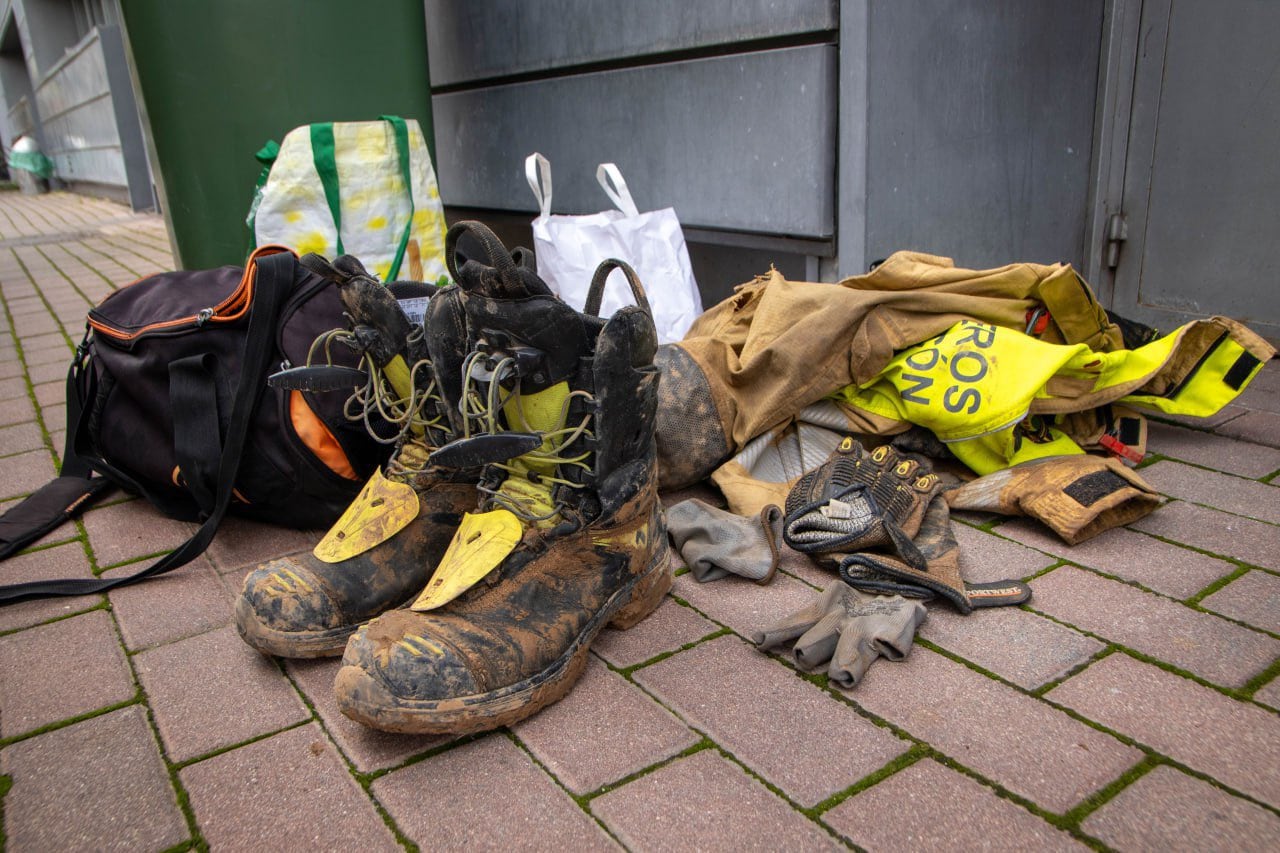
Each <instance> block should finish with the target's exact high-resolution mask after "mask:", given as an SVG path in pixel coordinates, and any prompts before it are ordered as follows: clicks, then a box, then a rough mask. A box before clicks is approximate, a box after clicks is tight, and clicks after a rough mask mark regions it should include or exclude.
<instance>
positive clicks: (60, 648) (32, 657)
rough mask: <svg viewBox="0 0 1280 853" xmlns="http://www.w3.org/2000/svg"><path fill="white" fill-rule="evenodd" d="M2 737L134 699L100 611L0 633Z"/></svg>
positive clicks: (129, 679)
mask: <svg viewBox="0 0 1280 853" xmlns="http://www.w3.org/2000/svg"><path fill="white" fill-rule="evenodd" d="M0 672H3V673H4V678H3V679H0V737H13V736H14V735H20V734H24V733H26V732H29V731H31V730H33V729H38V728H40V727H41V726H45V725H48V724H49V723H56V722H58V721H59V720H65V719H68V718H69V717H75V716H78V715H80V714H85V713H88V712H89V711H93V710H96V709H98V708H104V707H106V706H108V705H114V704H115V703H117V702H125V701H127V700H129V699H132V698H133V696H134V693H135V689H134V685H133V677H132V676H131V675H130V673H129V666H128V664H127V663H125V659H124V652H123V651H122V650H121V648H120V640H119V638H118V637H117V636H116V632H115V628H114V627H113V626H112V624H111V617H110V616H109V615H108V614H107V613H106V612H104V611H102V610H95V611H93V612H92V613H86V614H84V615H83V616H74V617H72V618H70V619H63V620H62V621H60V622H53V623H51V624H48V625H39V626H37V627H35V628H28V629H27V630H25V631H19V632H18V633H16V634H9V635H8V636H5V637H0Z"/></svg>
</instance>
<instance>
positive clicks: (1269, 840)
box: [1080, 765, 1280, 850]
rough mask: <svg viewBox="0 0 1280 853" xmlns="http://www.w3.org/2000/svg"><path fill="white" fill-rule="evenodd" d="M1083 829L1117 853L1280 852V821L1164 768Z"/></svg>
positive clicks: (1091, 817) (1135, 785) (1092, 817)
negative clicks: (1120, 852) (1175, 852)
mask: <svg viewBox="0 0 1280 853" xmlns="http://www.w3.org/2000/svg"><path fill="white" fill-rule="evenodd" d="M1080 828H1081V829H1083V830H1084V831H1085V832H1086V833H1088V834H1089V835H1092V836H1094V837H1095V838H1098V839H1099V840H1101V841H1104V842H1106V843H1107V844H1108V845H1109V846H1110V847H1113V848H1115V849H1117V850H1139V849H1143V850H1280V817H1276V816H1275V815H1274V814H1273V813H1271V812H1269V811H1267V810H1266V809H1264V808H1262V807H1261V806H1258V805H1256V804H1254V803H1251V802H1249V801H1248V800H1244V799H1241V798H1240V797H1234V796H1232V795H1231V794H1228V793H1227V792H1226V791H1223V790H1221V789H1220V788H1215V787H1214V786H1213V785H1210V784H1209V783H1208V782H1204V781H1202V780H1200V779H1197V778H1195V777H1194V776H1188V775H1187V774H1185V773H1183V772H1182V771H1181V770H1177V769H1176V768H1173V767H1168V766H1164V765H1162V766H1160V767H1157V768H1155V769H1154V770H1152V771H1151V772H1150V773H1148V774H1147V775H1145V776H1143V777H1142V778H1141V779H1139V780H1138V781H1136V782H1134V783H1133V784H1132V785H1130V786H1129V787H1128V788H1126V789H1124V790H1123V791H1121V792H1120V793H1119V795H1117V796H1116V798H1115V799H1113V800H1111V801H1110V802H1108V803H1106V804H1104V805H1103V806H1102V808H1100V809H1098V810H1097V811H1096V812H1094V813H1093V814H1091V815H1089V817H1087V818H1086V819H1085V820H1084V821H1083V823H1082V824H1081V826H1080Z"/></svg>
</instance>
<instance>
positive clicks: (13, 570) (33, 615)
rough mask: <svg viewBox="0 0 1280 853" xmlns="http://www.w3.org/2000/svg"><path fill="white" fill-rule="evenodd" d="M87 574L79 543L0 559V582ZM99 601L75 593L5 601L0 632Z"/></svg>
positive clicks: (30, 624)
mask: <svg viewBox="0 0 1280 853" xmlns="http://www.w3.org/2000/svg"><path fill="white" fill-rule="evenodd" d="M6 509H8V507H0V512H4V511H5V510H6ZM62 533H63V534H64V535H65V534H66V533H75V528H71V529H70V530H63V531H62ZM37 544H39V543H37ZM91 577H93V572H91V571H90V570H89V559H88V558H87V557H86V556H85V555H84V547H83V546H82V545H81V544H80V543H79V542H68V543H67V544H66V545H57V546H54V547H52V548H45V549H44V550H42V551H33V552H29V553H26V554H19V555H18V556H16V557H10V558H9V559H7V560H0V584H11V583H25V582H27V581H45V580H57V579H61V578H91ZM101 601H102V596H101V595H76V596H71V597H69V598H42V599H37V600H35V601H22V602H19V603H17V604H7V605H5V606H4V607H0V631H12V630H14V629H15V628H29V627H30V626H32V625H38V624H40V623H41V622H47V621H49V620H50V619H53V618H56V617H58V616H67V615H70V614H72V613H76V612H77V611H80V610H88V609H89V608H90V607H93V606H94V605H96V604H98V603H100V602H101Z"/></svg>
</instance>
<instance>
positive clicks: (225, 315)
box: [89, 245, 296, 341]
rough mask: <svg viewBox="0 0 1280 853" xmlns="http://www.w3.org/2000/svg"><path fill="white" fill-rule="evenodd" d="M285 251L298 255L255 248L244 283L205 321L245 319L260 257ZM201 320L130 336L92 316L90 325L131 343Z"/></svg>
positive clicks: (162, 324)
mask: <svg viewBox="0 0 1280 853" xmlns="http://www.w3.org/2000/svg"><path fill="white" fill-rule="evenodd" d="M281 252H288V253H290V254H292V255H295V257H296V253H295V252H294V251H293V250H292V249H290V248H289V247H288V246H279V245H270V246H262V247H260V248H258V249H255V250H254V252H253V254H252V255H250V256H249V261H248V263H246V264H245V266H244V275H242V276H241V277H240V284H239V285H237V286H236V289H235V290H234V291H232V293H231V295H230V296H228V297H227V298H226V299H224V300H222V301H221V302H219V303H218V304H217V305H214V306H213V313H212V314H210V315H209V317H208V318H206V319H205V321H204V322H206V323H229V322H231V321H232V320H239V319H240V318H241V317H243V316H244V315H245V312H247V311H248V310H249V305H250V304H251V303H252V302H253V284H254V281H255V280H256V279H257V272H258V263H257V262H258V258H263V257H266V256H267V255H278V254H279V253H281ZM141 280H142V279H139V280H138V281H141ZM133 284H137V282H133ZM198 319H199V315H197V314H192V315H191V316H189V317H178V318H177V319H174V320H165V321H163V322H160V323H151V324H150V325H146V326H143V327H142V328H141V329H138V330H137V331H136V332H128V333H126V332H123V331H121V330H120V329H117V328H114V327H112V326H107V325H105V324H103V323H100V322H98V321H97V320H94V319H93V318H92V317H90V318H89V325H90V326H91V327H92V328H93V330H94V331H96V332H100V333H101V334H104V335H106V336H108V337H111V338H115V339H116V340H118V341H131V340H133V339H134V338H137V337H141V336H142V335H145V334H148V333H150V332H155V331H157V330H160V329H169V328H174V327H178V326H188V325H190V324H192V323H195V322H196V321H197V320H198Z"/></svg>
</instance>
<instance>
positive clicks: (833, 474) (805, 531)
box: [783, 438, 941, 554]
mask: <svg viewBox="0 0 1280 853" xmlns="http://www.w3.org/2000/svg"><path fill="white" fill-rule="evenodd" d="M940 489H941V485H940V483H939V482H938V477H937V475H936V474H934V473H932V472H931V471H930V470H929V469H928V468H927V467H924V466H922V465H921V463H920V462H918V461H917V460H915V459H911V458H909V457H906V456H900V455H899V454H898V452H897V451H896V450H894V449H893V448H892V447H890V446H889V445H882V446H880V447H877V448H876V449H875V450H873V451H871V452H870V453H868V452H867V451H865V450H864V449H863V448H862V445H861V444H859V443H858V442H857V441H854V440H853V439H852V438H845V439H844V440H843V441H842V442H841V443H840V445H839V446H838V447H837V448H836V449H835V451H834V452H833V453H832V454H831V456H830V457H829V458H828V459H827V461H826V462H825V463H823V464H822V465H821V466H819V467H818V468H815V469H814V470H813V471H810V472H809V473H808V474H805V475H804V476H803V477H801V478H800V481H799V482H798V483H796V485H795V486H794V487H793V488H792V490H791V493H790V494H789V495H787V506H786V520H785V522H784V526H783V536H784V538H785V539H786V542H787V544H788V545H790V546H791V547H792V548H795V549H796V550H797V551H803V552H806V553H811V554H814V553H816V554H821V553H829V552H833V551H839V552H852V551H863V550H866V549H868V548H884V547H891V548H892V549H894V550H896V551H899V552H902V551H906V552H907V553H908V554H910V553H911V552H913V551H914V550H915V548H914V546H913V545H912V542H911V540H912V539H913V538H914V537H915V535H916V533H918V532H919V530H920V522H921V521H922V520H923V519H924V514H925V510H926V509H927V508H928V506H929V502H930V500H931V499H932V498H933V496H934V495H936V494H937V493H938V492H939V490H940Z"/></svg>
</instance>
